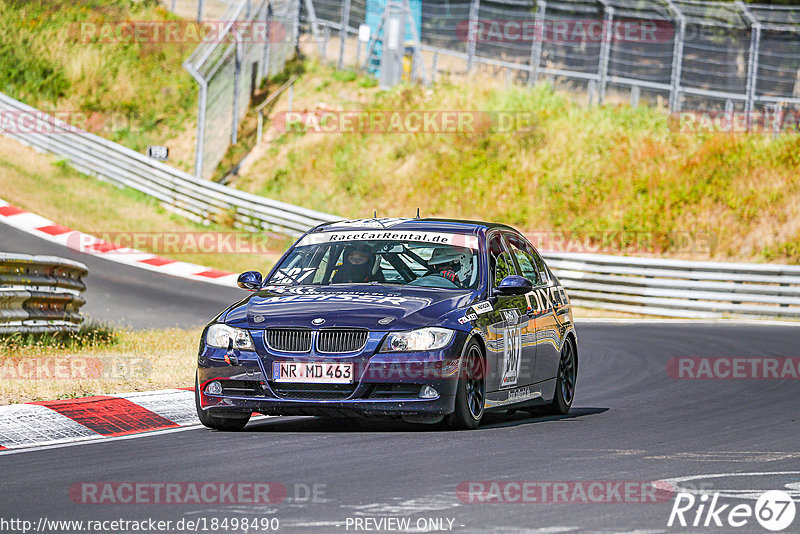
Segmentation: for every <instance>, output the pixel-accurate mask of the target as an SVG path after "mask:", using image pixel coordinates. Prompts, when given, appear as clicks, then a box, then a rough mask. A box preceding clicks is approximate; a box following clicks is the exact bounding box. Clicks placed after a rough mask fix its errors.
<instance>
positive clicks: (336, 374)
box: [272, 362, 353, 384]
mask: <svg viewBox="0 0 800 534" xmlns="http://www.w3.org/2000/svg"><path fill="white" fill-rule="evenodd" d="M272 380H273V381H275V382H308V383H314V384H352V383H353V364H352V363H318V362H273V364H272Z"/></svg>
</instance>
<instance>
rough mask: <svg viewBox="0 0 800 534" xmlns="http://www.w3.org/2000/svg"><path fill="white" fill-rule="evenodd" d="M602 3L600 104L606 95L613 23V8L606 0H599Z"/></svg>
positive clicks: (599, 66)
mask: <svg viewBox="0 0 800 534" xmlns="http://www.w3.org/2000/svg"><path fill="white" fill-rule="evenodd" d="M600 2H601V3H602V4H603V13H604V14H603V41H602V42H601V43H600V64H599V65H598V67H597V75H598V78H599V85H600V87H599V88H598V95H597V103H598V104H602V103H603V99H604V98H605V97H606V81H607V78H608V57H609V55H610V54H609V51H610V48H611V39H612V37H613V35H614V32H613V31H612V30H613V28H612V27H611V25H612V24H613V23H614V8H613V7H612V6H610V5H608V2H607V1H606V0H600Z"/></svg>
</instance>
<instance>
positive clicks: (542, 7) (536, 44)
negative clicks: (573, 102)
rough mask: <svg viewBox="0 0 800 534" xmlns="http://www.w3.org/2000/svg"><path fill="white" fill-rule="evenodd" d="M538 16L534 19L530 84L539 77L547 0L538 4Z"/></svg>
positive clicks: (541, 0)
mask: <svg viewBox="0 0 800 534" xmlns="http://www.w3.org/2000/svg"><path fill="white" fill-rule="evenodd" d="M536 7H537V8H538V9H537V10H536V17H535V19H534V29H533V43H532V44H531V65H530V66H531V70H530V72H529V73H528V85H533V84H534V83H536V80H538V79H539V68H540V67H541V62H542V43H543V42H544V39H545V28H544V16H545V12H546V11H547V2H546V1H545V0H539V2H538V3H537V4H536Z"/></svg>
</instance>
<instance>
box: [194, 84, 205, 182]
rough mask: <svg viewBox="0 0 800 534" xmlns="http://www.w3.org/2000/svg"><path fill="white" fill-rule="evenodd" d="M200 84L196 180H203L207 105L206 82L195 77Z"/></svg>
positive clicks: (195, 165)
mask: <svg viewBox="0 0 800 534" xmlns="http://www.w3.org/2000/svg"><path fill="white" fill-rule="evenodd" d="M196 79H197V82H198V83H199V84H200V95H199V97H198V99H197V102H198V106H197V108H198V109H197V142H196V143H195V155H194V175H195V177H197V178H198V179H200V180H202V179H203V162H204V160H205V149H206V105H207V104H208V81H207V80H205V79H204V78H202V77H196Z"/></svg>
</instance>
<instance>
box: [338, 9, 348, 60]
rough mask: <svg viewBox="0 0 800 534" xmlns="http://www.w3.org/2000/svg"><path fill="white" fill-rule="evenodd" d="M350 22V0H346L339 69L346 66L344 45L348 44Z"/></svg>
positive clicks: (341, 26)
mask: <svg viewBox="0 0 800 534" xmlns="http://www.w3.org/2000/svg"><path fill="white" fill-rule="evenodd" d="M349 24H350V0H344V5H343V6H342V20H341V21H340V26H339V60H338V61H337V62H336V68H338V69H339V70H341V69H343V68H344V47H345V45H346V44H347V34H348V33H349V30H348V27H349Z"/></svg>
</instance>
